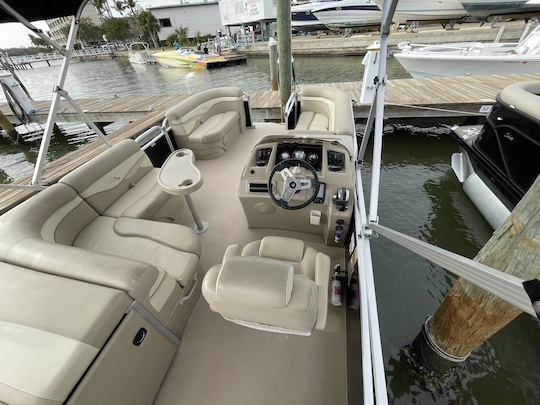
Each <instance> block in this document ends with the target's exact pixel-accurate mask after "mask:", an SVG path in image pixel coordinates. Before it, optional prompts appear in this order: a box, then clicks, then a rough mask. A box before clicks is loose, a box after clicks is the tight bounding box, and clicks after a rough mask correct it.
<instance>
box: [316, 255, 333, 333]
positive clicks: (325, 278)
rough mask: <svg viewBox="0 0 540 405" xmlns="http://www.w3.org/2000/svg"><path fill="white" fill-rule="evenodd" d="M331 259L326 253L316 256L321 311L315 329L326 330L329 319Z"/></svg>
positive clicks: (319, 310) (318, 313)
mask: <svg viewBox="0 0 540 405" xmlns="http://www.w3.org/2000/svg"><path fill="white" fill-rule="evenodd" d="M330 266H331V262H330V257H328V256H327V255H325V254H324V253H320V252H319V253H317V256H315V284H317V286H318V287H319V309H318V312H317V321H316V323H315V329H320V330H322V329H324V328H325V327H326V319H327V317H328V284H329V282H330Z"/></svg>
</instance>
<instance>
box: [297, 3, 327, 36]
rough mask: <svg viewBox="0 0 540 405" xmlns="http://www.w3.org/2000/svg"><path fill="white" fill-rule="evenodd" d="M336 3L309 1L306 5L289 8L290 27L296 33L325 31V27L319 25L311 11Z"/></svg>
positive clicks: (321, 24)
mask: <svg viewBox="0 0 540 405" xmlns="http://www.w3.org/2000/svg"><path fill="white" fill-rule="evenodd" d="M329 3H336V1H310V2H307V3H302V4H296V5H293V6H291V26H292V28H293V29H295V30H297V31H314V30H322V29H325V28H326V26H325V25H324V24H323V23H321V22H320V21H319V20H318V19H317V17H315V15H314V14H313V12H312V11H313V9H315V8H318V7H322V6H326V5H328V4H329Z"/></svg>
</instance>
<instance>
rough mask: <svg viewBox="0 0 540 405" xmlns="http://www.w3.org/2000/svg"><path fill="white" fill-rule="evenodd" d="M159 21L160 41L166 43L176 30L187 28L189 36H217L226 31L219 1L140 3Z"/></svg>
mask: <svg viewBox="0 0 540 405" xmlns="http://www.w3.org/2000/svg"><path fill="white" fill-rule="evenodd" d="M140 5H141V6H142V7H144V8H146V9H148V10H149V11H150V12H151V13H152V14H153V15H154V17H156V19H157V20H158V21H159V25H160V26H161V29H160V30H159V33H158V35H159V39H160V41H165V40H166V39H167V37H168V36H169V35H171V34H172V33H174V30H175V29H177V28H180V27H185V28H187V30H188V32H187V36H188V37H189V38H192V37H194V36H196V34H197V33H200V34H201V35H216V32H217V31H218V30H222V31H223V29H224V27H223V25H222V24H221V18H220V15H219V5H218V1H217V0H150V1H148V0H147V1H140Z"/></svg>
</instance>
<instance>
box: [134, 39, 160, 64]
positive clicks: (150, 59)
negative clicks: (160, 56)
mask: <svg viewBox="0 0 540 405" xmlns="http://www.w3.org/2000/svg"><path fill="white" fill-rule="evenodd" d="M141 48H142V49H141ZM128 52H129V61H130V62H131V63H135V64H137V65H145V64H155V63H157V62H156V59H155V58H154V56H153V55H152V54H151V53H150V50H149V48H148V44H147V43H146V42H131V43H130V44H128Z"/></svg>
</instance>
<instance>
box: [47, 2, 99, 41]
mask: <svg viewBox="0 0 540 405" xmlns="http://www.w3.org/2000/svg"><path fill="white" fill-rule="evenodd" d="M81 18H89V19H90V20H92V22H93V23H94V24H96V25H100V24H101V19H100V17H99V14H98V12H97V10H96V8H95V7H94V6H93V5H91V4H90V3H88V4H87V5H86V7H85V8H84V9H83V12H82V14H81ZM72 19H73V17H71V16H69V17H60V18H53V19H52V20H47V26H48V27H49V36H50V37H51V39H52V40H53V41H54V42H56V43H57V44H60V45H61V46H66V44H67V35H66V34H65V32H64V27H69V26H70V25H71V20H72Z"/></svg>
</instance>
